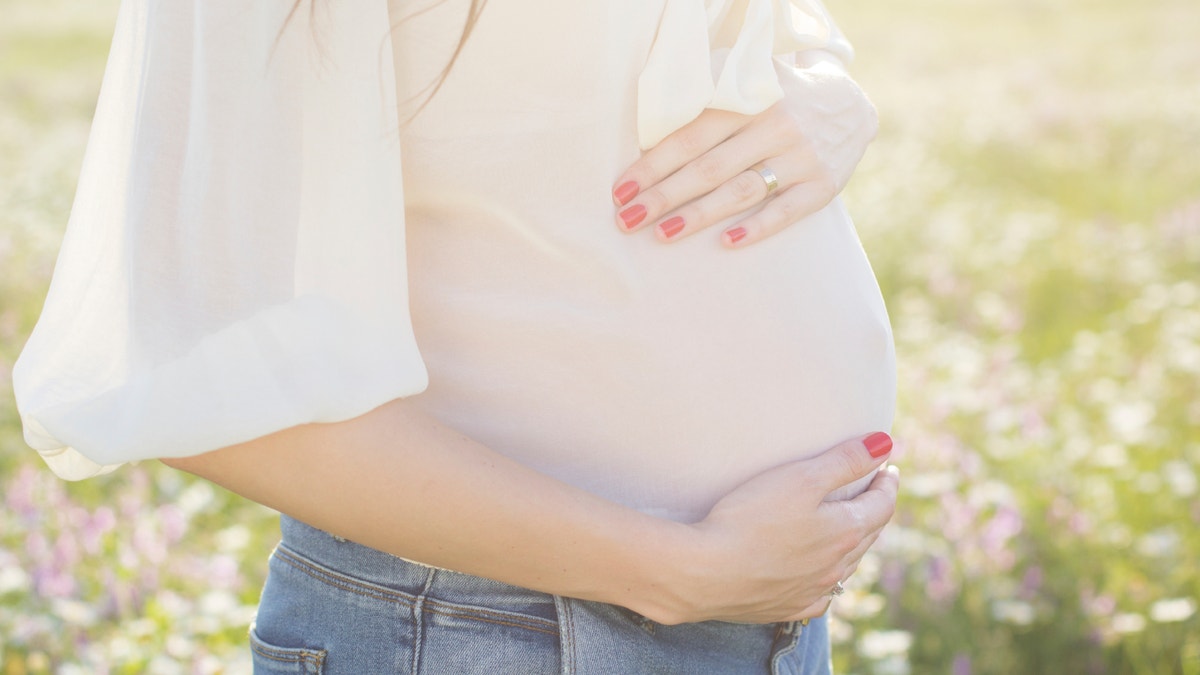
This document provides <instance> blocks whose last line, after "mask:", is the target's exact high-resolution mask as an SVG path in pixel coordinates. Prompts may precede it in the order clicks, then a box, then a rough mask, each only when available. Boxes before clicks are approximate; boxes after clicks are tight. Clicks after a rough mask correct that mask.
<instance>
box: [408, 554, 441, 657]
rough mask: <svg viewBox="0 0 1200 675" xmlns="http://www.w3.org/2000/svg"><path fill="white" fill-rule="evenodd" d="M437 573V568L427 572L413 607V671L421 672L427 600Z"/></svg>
mask: <svg viewBox="0 0 1200 675" xmlns="http://www.w3.org/2000/svg"><path fill="white" fill-rule="evenodd" d="M436 574H437V571H436V570H433V569H430V570H429V571H427V572H426V573H425V584H424V585H423V586H422V587H421V594H420V595H418V596H417V600H416V602H415V603H414V604H413V607H412V615H413V657H412V672H414V673H419V672H421V645H423V644H424V643H425V618H424V614H425V611H424V610H425V601H426V597H427V596H428V594H429V588H430V586H433V577H434V575H436Z"/></svg>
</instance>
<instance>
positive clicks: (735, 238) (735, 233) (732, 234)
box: [725, 227, 746, 244]
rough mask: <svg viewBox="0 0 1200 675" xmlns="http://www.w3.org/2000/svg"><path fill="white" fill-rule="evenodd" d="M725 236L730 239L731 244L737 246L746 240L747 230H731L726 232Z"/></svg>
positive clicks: (741, 228) (740, 228) (739, 228)
mask: <svg viewBox="0 0 1200 675" xmlns="http://www.w3.org/2000/svg"><path fill="white" fill-rule="evenodd" d="M725 236H726V237H728V238H729V243H731V244H736V243H738V242H739V241H741V240H743V239H745V238H746V228H744V227H735V228H733V229H731V230H725Z"/></svg>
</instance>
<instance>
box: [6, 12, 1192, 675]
mask: <svg viewBox="0 0 1200 675" xmlns="http://www.w3.org/2000/svg"><path fill="white" fill-rule="evenodd" d="M828 4H829V5H830V7H831V9H832V10H833V11H834V13H835V14H836V15H837V16H838V17H839V20H840V22H841V24H842V26H843V28H844V29H845V31H846V33H847V34H849V35H850V36H851V37H852V39H853V40H854V41H855V43H856V44H857V46H858V49H859V59H858V62H857V63H856V64H855V66H854V69H855V73H856V75H857V76H858V77H859V80H860V81H861V82H862V83H863V85H864V87H865V88H866V89H867V91H868V92H869V93H870V94H871V95H872V97H873V98H874V100H875V101H876V104H877V105H878V107H879V109H880V113H881V118H882V130H881V133H880V137H879V139H878V140H877V141H876V143H875V144H874V145H873V146H872V149H871V150H870V152H869V153H868V156H867V158H866V159H865V160H864V163H863V165H862V167H861V168H860V170H859V173H858V175H857V176H856V177H855V179H854V181H853V182H852V184H851V185H850V187H849V188H848V191H847V199H848V201H849V203H850V206H851V210H852V212H853V213H854V214H855V216H856V220H857V222H858V225H859V230H860V233H861V235H862V238H863V241H864V245H865V246H866V248H867V250H868V252H869V253H870V255H871V258H872V261H873V264H874V265H875V270H876V273H877V274H878V276H879V279H880V283H881V285H882V287H883V290H884V294H885V296H886V298H887V300H888V304H889V308H890V311H891V314H892V319H893V323H894V325H895V332H896V341H897V351H898V354H899V358H900V383H901V401H900V404H901V405H900V416H899V419H898V422H897V425H896V428H895V436H896V437H897V440H898V450H897V452H896V459H895V461H896V463H897V464H899V465H900V466H901V468H902V471H903V473H904V494H903V496H902V500H901V504H900V510H899V513H898V514H897V516H896V519H895V521H894V524H893V526H892V527H891V528H890V530H889V531H888V532H887V534H886V536H885V537H884V538H883V539H882V540H881V541H880V543H879V545H878V546H877V547H876V549H875V551H874V552H873V553H872V554H871V555H870V556H869V557H868V559H867V560H866V561H865V562H864V564H863V566H862V568H861V569H860V571H859V573H858V574H857V575H856V576H855V578H854V579H853V583H852V584H851V585H850V590H849V591H848V592H847V594H846V595H845V596H843V597H842V598H841V599H839V601H838V602H837V604H836V607H835V615H836V621H835V622H834V624H833V626H832V629H833V634H834V639H835V641H836V643H837V645H836V662H837V664H838V666H839V672H841V673H861V674H868V673H876V674H880V675H883V674H901V673H916V674H925V673H953V674H954V675H967V674H968V673H971V674H996V675H1000V674H1009V673H1069V674H1071V673H1081V674H1092V673H1097V674H1098V673H1116V674H1126V673H1128V674H1136V675H1158V674H1174V673H1179V674H1186V675H1200V614H1198V613H1197V599H1198V598H1200V533H1198V532H1200V491H1198V487H1200V486H1198V482H1197V466H1198V464H1200V395H1198V394H1200V48H1197V46H1196V38H1195V35H1196V33H1197V30H1198V29H1200V3H1196V2H1195V0H1146V1H1145V2H1141V3H1130V2H1118V1H1117V0H1060V1H1059V2H1034V1H1033V0H1016V1H1013V0H1007V1H1003V2H1002V1H1001V0H918V1H916V2H907V3H889V2H884V1H883V0H844V1H842V2H834V1H833V0H830V2H828ZM114 11H115V3H114V2H113V0H103V1H98V2H92V3H83V4H68V3H67V2H65V0H37V1H35V0H0V16H3V17H4V20H3V21H2V22H0V499H3V502H4V507H3V508H2V509H0V675H13V674H17V673H50V672H54V673H100V672H114V673H141V672H152V673H215V672H230V673H236V672H247V671H248V669H249V667H248V661H247V657H246V654H245V651H246V650H245V627H246V624H247V623H248V621H249V619H250V617H251V616H252V614H253V606H254V602H255V600H256V595H257V592H258V588H259V586H260V584H261V581H262V574H263V573H264V571H265V566H264V564H263V561H264V559H265V557H266V555H267V553H268V552H269V550H270V547H271V546H272V545H273V543H274V538H275V536H276V534H275V529H274V528H275V520H274V518H273V516H272V514H271V513H269V512H267V511H266V510H265V509H262V508H260V507H257V506H255V505H253V504H249V503H246V502H244V501H242V500H240V499H237V498H234V497H232V496H230V495H229V494H227V493H224V492H222V491H220V490H216V489H213V488H211V487H209V486H207V484H205V483H201V482H195V481H190V480H187V479H184V478H182V477H181V476H180V475H179V474H177V473H174V472H171V471H165V470H161V469H158V468H156V467H154V466H151V465H143V466H139V467H134V468H130V469H127V470H122V471H121V472H118V473H117V474H115V475H113V476H109V477H105V478H102V479H97V480H93V481H88V482H84V483H80V484H66V483H62V482H60V481H57V480H56V479H54V478H53V477H52V476H51V475H50V474H49V473H48V471H46V470H44V469H43V468H42V467H41V466H40V464H39V462H38V460H37V459H36V457H34V456H33V453H32V452H30V451H28V450H27V449H26V448H25V447H24V445H23V443H22V442H21V438H20V431H19V427H18V425H17V423H16V419H15V412H14V411H13V408H12V403H11V394H10V387H9V386H8V381H7V378H8V373H9V366H10V365H11V361H12V359H14V358H15V355H16V354H17V352H18V350H19V348H20V346H21V344H22V343H23V342H24V339H25V336H26V335H27V334H28V331H29V330H30V328H31V327H32V324H33V321H34V319H35V318H36V314H37V311H38V309H39V307H40V299H41V297H42V295H43V294H44V292H45V286H46V282H47V279H48V278H49V274H50V271H51V269H52V266H53V260H54V254H55V252H56V249H57V245H58V240H59V238H60V236H61V231H62V227H63V224H64V223H65V220H66V214H67V211H68V209H69V206H70V199H71V194H72V192H73V188H74V181H75V178H76V175H77V172H78V170H79V166H80V162H81V159H82V150H83V144H84V142H85V140H86V133H87V129H88V124H89V121H90V116H91V112H92V108H93V106H94V104H95V99H96V94H97V91H98V87H99V82H100V74H101V72H102V68H103V62H104V57H105V54H106V52H107V46H108V39H109V36H110V32H111V28H112V21H113V15H114ZM766 245H769V244H766Z"/></svg>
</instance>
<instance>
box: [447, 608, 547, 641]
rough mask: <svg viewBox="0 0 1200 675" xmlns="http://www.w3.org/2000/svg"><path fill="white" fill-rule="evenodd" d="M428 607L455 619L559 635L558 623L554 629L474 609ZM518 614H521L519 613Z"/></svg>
mask: <svg viewBox="0 0 1200 675" xmlns="http://www.w3.org/2000/svg"><path fill="white" fill-rule="evenodd" d="M430 604H432V601H430ZM427 609H428V610H429V611H430V612H431V613H433V614H438V615H441V616H448V617H452V618H455V619H474V620H476V621H483V622H485V623H494V624H499V625H501V626H511V627H513V628H524V629H526V630H531V631H536V632H538V633H545V634H547V635H558V627H557V625H556V626H555V627H554V628H553V629H550V628H544V627H542V626H534V625H530V624H526V623H521V622H519V621H511V620H510V621H504V620H502V619H497V618H492V617H486V616H479V614H477V613H476V612H475V611H473V610H467V611H464V612H446V611H443V610H439V609H434V608H433V607H427ZM517 616H520V615H517ZM528 618H530V619H533V618H534V617H528Z"/></svg>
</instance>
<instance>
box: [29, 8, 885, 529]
mask: <svg viewBox="0 0 1200 675" xmlns="http://www.w3.org/2000/svg"><path fill="white" fill-rule="evenodd" d="M466 4H467V3H465V2H464V3H461V4H459V3H441V4H438V5H435V6H434V7H433V9H432V10H430V11H426V12H417V11H414V7H412V6H411V5H410V3H408V2H406V1H405V0H392V2H391V3H390V6H389V3H388V2H385V1H384V0H373V1H371V2H356V3H348V2H334V1H322V2H316V3H314V4H313V6H312V8H311V11H310V8H309V7H308V5H307V4H304V5H302V9H301V11H296V12H294V14H292V15H291V16H290V19H288V11H289V9H290V5H291V3H290V2H278V3H249V2H245V1H244V0H193V1H190V2H185V1H184V0H179V1H178V2H170V3H161V2H151V1H150V0H125V2H123V4H122V6H121V9H120V14H119V17H118V25H117V30H116V35H115V37H114V40H113V46H112V53H111V55H110V58H109V63H108V67H107V70H106V73H105V78H104V84H103V88H102V90H101V95H100V100H99V104H98V107H97V111H96V117H95V121H94V123H93V128H92V134H91V138H90V141H89V145H88V150H87V155H86V158H85V161H84V166H83V172H82V175H81V177H80V181H79V187H78V192H77V194H76V199H75V204H74V208H73V210H72V215H71V220H70V222H69V224H68V228H67V234H66V238H65V240H64V242H63V247H62V251H61V254H60V256H59V260H58V264H57V267H56V269H55V273H54V278H53V281H52V283H51V287H50V292H49V296H48V297H47V300H46V305H45V308H44V310H43V313H42V316H41V319H40V320H39V322H38V324H37V326H36V328H35V330H34V332H33V335H32V337H31V338H30V340H29V342H28V344H27V345H26V347H25V350H24V351H23V353H22V354H21V357H20V359H19V360H18V362H17V364H16V367H15V369H14V374H13V381H14V385H15V389H16V394H17V403H18V408H19V411H20V414H21V418H22V421H23V423H24V427H25V437H26V440H27V442H28V443H29V444H30V445H31V446H32V447H34V448H35V449H37V450H38V452H39V453H41V455H42V457H43V458H45V460H46V461H47V462H48V464H49V465H50V467H51V468H52V469H53V470H54V471H55V472H56V473H58V474H59V475H60V476H63V477H64V478H69V479H81V478H86V477H88V476H92V475H96V474H98V473H103V472H106V471H110V470H112V469H113V468H115V467H116V466H118V465H120V464H121V463H124V462H128V461H132V460H138V459H145V458H152V457H178V456H187V455H192V454H197V453H201V452H204V451H207V450H212V449H216V448H220V447H224V446H228V445H232V444H235V443H238V442H242V441H246V440H249V439H252V438H255V437H258V436H262V435H264V434H268V433H271V432H273V431H277V430H279V429H283V428H287V427H290V426H294V425H297V424H302V423H307V422H330V421H336V420H343V419H348V418H351V417H354V416H357V415H360V414H362V413H365V412H367V411H369V410H371V409H372V408H374V407H376V406H378V405H380V404H382V403H384V402H386V401H388V400H391V399H394V398H398V397H412V401H414V402H415V403H416V404H418V405H421V406H423V407H424V408H425V409H426V410H428V411H429V413H430V414H433V415H435V416H437V417H438V418H439V419H441V420H443V421H444V422H445V423H447V424H450V425H453V426H455V427H457V428H459V429H461V430H463V431H464V432H466V433H469V434H470V435H472V436H473V437H475V438H477V439H478V440H480V441H482V442H484V443H486V444H488V445H489V446H491V447H493V448H494V449H496V450H497V451H499V452H503V453H505V454H508V455H510V456H513V457H515V458H516V459H518V460H519V461H522V462H524V463H526V464H527V465H529V466H532V467H534V468H537V469H539V470H541V471H545V472H546V473H549V474H551V475H554V476H556V477H558V478H561V479H562V480H566V481H568V482H571V483H573V484H576V485H579V486H580V487H583V488H585V489H588V490H591V491H593V492H596V493H598V494H601V495H602V496H606V497H608V498H611V499H614V500H617V501H619V502H622V503H625V504H628V505H630V506H633V507H635V508H639V509H642V510H644V511H647V512H652V513H656V514H660V515H663V516H665V517H671V518H676V519H681V520H686V519H694V518H697V517H700V516H702V515H703V513H704V512H705V511H706V510H707V508H708V507H709V506H710V505H711V503H712V502H713V501H714V500H715V499H716V498H718V497H719V496H720V495H721V494H724V492H726V491H728V489H730V488H731V487H732V486H733V485H736V484H737V483H738V482H740V481H742V480H744V479H745V478H747V477H748V476H750V475H753V474H754V473H757V472H759V471H762V470H763V469H765V468H767V467H770V466H773V465H776V464H778V463H780V462H783V461H787V460H788V459H792V458H796V457H801V456H805V455H807V454H811V453H813V452H816V451H818V450H820V449H823V448H824V447H828V446H829V445H832V444H833V443H836V442H838V441H840V440H842V439H844V438H847V437H849V436H852V435H857V434H859V433H866V432H869V431H872V430H876V429H886V428H887V427H888V426H890V423H891V416H892V400H893V397H894V386H895V382H894V373H893V368H894V366H893V359H894V357H893V355H892V347H891V336H890V329H889V328H888V324H887V317H886V311H885V310H884V308H883V304H882V301H881V299H880V297H879V291H878V287H877V286H876V285H875V281H874V278H873V276H872V274H871V272H870V267H869V265H868V264H867V262H866V258H865V256H864V255H863V253H862V249H861V246H860V245H859V244H858V240H857V237H856V236H855V235H854V232H853V227H852V225H851V224H850V221H849V219H848V218H847V216H846V215H845V212H844V210H843V209H842V207H841V204H840V202H835V203H834V204H832V205H831V206H830V207H829V208H827V209H826V210H824V211H822V212H821V213H819V214H816V215H815V216H813V217H811V218H810V219H809V222H804V223H798V224H796V225H794V226H792V227H791V228H789V229H788V230H787V231H785V232H784V233H782V234H781V235H777V236H776V237H773V238H772V239H771V240H770V241H768V242H764V243H762V244H759V245H756V246H753V247H750V248H748V249H745V250H743V251H737V252H730V251H726V250H723V249H722V248H721V247H720V246H719V244H717V243H716V242H715V241H714V239H715V235H714V237H705V236H703V235H701V236H695V237H691V238H689V239H687V240H684V241H682V242H679V243H676V244H672V245H670V246H664V245H662V244H659V243H658V242H656V241H653V240H652V239H653V238H652V237H649V236H628V235H624V234H622V233H620V232H618V231H617V228H616V226H615V225H614V224H613V207H612V202H611V198H610V197H609V192H608V191H609V189H610V187H611V183H612V181H613V180H614V179H615V178H616V177H617V175H619V173H620V171H621V170H623V169H624V168H625V167H626V166H628V165H629V164H630V163H631V162H632V161H633V160H634V159H636V157H637V153H638V149H639V147H641V148H646V147H650V146H652V145H654V144H655V143H657V142H658V141H659V140H661V139H662V138H663V137H665V136H666V135H667V134H668V133H670V132H671V131H673V130H675V129H677V128H679V127H680V126H682V125H684V124H685V123H687V122H688V121H689V120H691V119H693V118H694V117H695V116H696V115H697V114H698V113H699V112H700V111H701V110H703V109H704V108H705V107H715V108H722V109H728V110H736V111H740V112H746V113H754V112H758V111H761V110H763V109H765V108H766V107H768V106H769V105H771V104H772V103H774V102H775V101H777V100H779V99H780V98H781V97H782V96H783V88H784V87H786V86H787V84H788V78H789V77H790V76H791V75H790V72H791V71H790V67H789V66H788V65H786V62H785V59H790V56H789V55H790V54H792V53H794V52H797V51H799V50H805V49H825V50H828V51H831V52H833V53H834V54H836V55H838V56H840V57H841V58H843V59H845V60H848V59H849V58H850V56H851V52H850V48H849V45H848V44H847V43H846V42H845V40H844V39H843V38H842V37H841V35H840V33H839V32H838V31H837V30H836V28H835V27H834V26H833V24H832V22H831V21H830V20H829V18H828V15H827V13H826V12H825V11H824V9H823V8H822V7H821V6H820V4H819V2H818V0H790V1H788V0H707V1H706V2H701V0H657V2H654V1H651V2H647V1H646V0H589V1H586V2H583V1H581V2H570V3H535V2H533V0H490V1H489V2H488V3H487V5H486V7H485V9H484V11H483V12H482V14H481V16H480V18H479V22H478V24H477V25H476V27H475V30H474V32H473V34H472V35H471V38H470V39H469V40H468V41H467V43H466V46H465V48H464V50H463V52H462V54H461V55H460V57H459V58H458V61H457V62H456V63H455V65H454V67H453V69H451V71H450V73H449V75H448V76H447V78H446V80H445V82H444V83H443V85H442V87H441V88H440V90H439V91H438V92H437V94H436V95H435V96H433V97H432V98H429V99H428V101H426V100H425V99H426V98H427V96H426V94H427V93H428V91H429V84H430V83H431V82H432V81H433V79H434V78H435V77H436V75H437V74H438V73H439V72H441V70H442V67H443V66H444V65H445V63H446V59H447V58H448V56H449V54H450V53H451V52H452V51H453V49H454V46H455V45H456V44H457V41H458V39H459V36H460V34H461V31H462V25H463V23H462V22H463V19H464V16H463V12H464V11H465V10H464V6H465V5H466ZM422 103H425V105H424V108H423V109H422V108H421V104H422ZM418 110H419V112H418ZM414 114H415V117H412V115H414ZM402 121H404V122H406V123H405V124H403V125H402V124H401V122H402ZM401 156H403V158H404V163H405V164H404V171H403V173H402V172H401ZM406 228H407V231H406ZM642 234H645V233H642ZM410 301H411V304H410ZM414 333H415V335H414ZM418 344H420V345H421V349H420V350H418V346H417V345H418ZM418 394H419V395H418ZM861 487H862V486H861V484H860V485H859V486H857V488H861Z"/></svg>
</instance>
